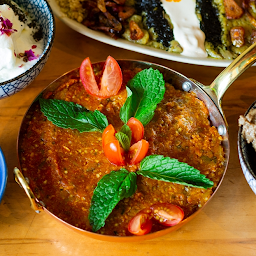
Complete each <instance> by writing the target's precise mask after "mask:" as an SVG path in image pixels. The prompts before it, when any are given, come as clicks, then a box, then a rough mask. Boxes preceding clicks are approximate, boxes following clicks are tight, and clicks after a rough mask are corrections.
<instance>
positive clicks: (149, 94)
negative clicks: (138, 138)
mask: <svg viewBox="0 0 256 256" xmlns="http://www.w3.org/2000/svg"><path fill="white" fill-rule="evenodd" d="M126 90H127V99H126V101H125V103H124V105H123V106H122V108H121V110H120V118H121V120H122V121H123V122H124V123H125V124H126V123H127V122H128V120H129V119H130V118H131V117H135V118H137V119H138V120H139V121H140V122H141V123H142V124H143V125H144V126H145V125H146V124H148V123H149V122H150V120H151V119H152V117H153V116H154V111H155V109H156V107H157V104H158V103H159V102H161V100H162V99H163V97H164V93H165V81H164V79H163V75H162V74H161V73H160V71H159V70H157V69H156V70H154V69H153V68H149V69H144V70H142V71H140V72H139V73H137V74H136V75H135V76H134V78H132V79H131V80H130V81H129V82H128V84H127V86H126Z"/></svg>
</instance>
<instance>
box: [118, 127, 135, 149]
mask: <svg viewBox="0 0 256 256" xmlns="http://www.w3.org/2000/svg"><path fill="white" fill-rule="evenodd" d="M115 136H116V138H117V140H118V141H119V142H120V144H121V146H122V148H123V149H124V150H125V151H128V150H129V148H130V146H131V140H132V131H131V129H130V127H129V126H128V125H127V124H124V125H123V126H122V128H121V130H120V131H119V132H117V133H116V134H115Z"/></svg>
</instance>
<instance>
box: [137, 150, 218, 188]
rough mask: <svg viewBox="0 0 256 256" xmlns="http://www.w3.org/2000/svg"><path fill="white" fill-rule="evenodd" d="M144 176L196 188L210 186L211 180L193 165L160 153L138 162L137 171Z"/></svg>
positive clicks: (211, 184)
mask: <svg viewBox="0 0 256 256" xmlns="http://www.w3.org/2000/svg"><path fill="white" fill-rule="evenodd" d="M137 174H140V175H142V176H144V177H147V178H150V179H154V180H162V181H167V182H173V183H177V184H181V185H185V186H191V187H197V188H205V189H207V188H211V187H212V186H213V184H214V183H213V182H212V181H211V180H209V179H208V178H206V176H205V175H203V174H201V173H200V171H199V170H197V169H195V168H194V167H192V166H190V165H188V164H186V163H183V162H179V161H178V160H177V159H175V158H170V157H164V156H162V155H150V156H147V157H145V158H144V159H143V160H142V161H141V162H140V169H139V170H138V171H137Z"/></svg>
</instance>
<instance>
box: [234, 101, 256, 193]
mask: <svg viewBox="0 0 256 256" xmlns="http://www.w3.org/2000/svg"><path fill="white" fill-rule="evenodd" d="M238 124H239V130H238V154H239V160H240V165H241V167H242V170H243V174H244V176H245V179H246V181H247V183H248V184H249V186H250V188H251V189H252V191H253V192H254V193H255V194H256V102H253V103H252V104H251V106H250V107H249V108H248V109H247V111H246V113H245V114H244V115H243V116H240V117H239V120H238Z"/></svg>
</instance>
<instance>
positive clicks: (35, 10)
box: [0, 0, 55, 99]
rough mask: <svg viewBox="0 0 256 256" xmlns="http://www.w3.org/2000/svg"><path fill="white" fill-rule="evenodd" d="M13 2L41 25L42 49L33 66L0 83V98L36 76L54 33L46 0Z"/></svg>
mask: <svg viewBox="0 0 256 256" xmlns="http://www.w3.org/2000/svg"><path fill="white" fill-rule="evenodd" d="M15 2H16V3H17V4H18V5H19V6H22V7H24V8H25V9H26V11H28V13H29V14H30V15H32V16H34V17H35V18H36V20H37V22H38V23H39V24H40V25H41V27H42V30H43V34H44V37H43V43H44V51H43V53H42V54H41V56H40V57H39V58H38V61H37V62H36V63H35V64H34V66H32V67H31V68H30V69H28V70H27V71H26V72H24V73H22V74H21V75H19V76H17V77H15V78H12V79H10V80H7V81H5V82H1V83H0V99H2V98H5V97H8V96H11V95H13V94H15V93H17V92H19V91H21V90H22V89H24V88H25V87H27V86H28V85H29V84H30V83H31V82H32V81H33V80H34V79H35V78H36V77H37V76H38V74H39V73H40V72H41V70H42V69H43V67H44V65H45V63H46V61H47V59H48V57H49V54H50V51H51V48H52V44H53V40H54V35H55V21H54V16H53V13H52V10H51V7H50V6H49V4H48V3H47V1H46V0H16V1H15Z"/></svg>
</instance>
